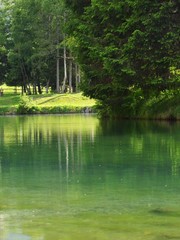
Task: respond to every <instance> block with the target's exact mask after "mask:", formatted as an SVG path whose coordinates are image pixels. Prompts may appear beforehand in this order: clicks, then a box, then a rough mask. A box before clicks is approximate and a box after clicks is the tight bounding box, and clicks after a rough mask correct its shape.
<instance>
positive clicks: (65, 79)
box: [62, 45, 67, 93]
mask: <svg viewBox="0 0 180 240" xmlns="http://www.w3.org/2000/svg"><path fill="white" fill-rule="evenodd" d="M63 52H64V54H63V57H64V79H63V85H62V93H64V92H65V89H66V82H67V57H66V55H67V53H66V46H65V45H64V49H63Z"/></svg>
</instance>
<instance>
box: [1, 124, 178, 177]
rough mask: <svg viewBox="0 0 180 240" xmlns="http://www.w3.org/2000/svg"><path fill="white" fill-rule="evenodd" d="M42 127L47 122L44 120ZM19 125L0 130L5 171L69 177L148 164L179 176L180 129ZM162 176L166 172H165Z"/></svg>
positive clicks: (153, 125) (166, 125) (165, 126)
mask: <svg viewBox="0 0 180 240" xmlns="http://www.w3.org/2000/svg"><path fill="white" fill-rule="evenodd" d="M43 121H44V120H43ZM48 123H49V122H48V121H47V122H45V121H44V122H41V121H37V122H36V121H35V120H34V122H33V121H32V122H31V121H30V120H29V122H26V121H24V120H23V121H21V122H20V123H19V122H18V123H17V124H14V126H11V127H10V128H7V127H6V124H4V125H2V126H1V129H0V136H1V138H0V147H1V158H0V160H1V166H2V167H6V168H8V166H11V165H14V166H31V167H36V166H45V165H49V163H51V166H52V167H54V168H59V169H64V170H65V171H66V174H67V176H68V175H69V173H70V172H73V171H80V170H81V169H82V167H84V166H86V167H88V166H95V165H98V164H108V165H111V164H118V165H121V166H123V167H126V168H129V167H130V168H132V167H136V165H137V166H138V167H139V168H141V169H140V170H141V171H142V172H143V171H144V169H145V167H146V165H147V163H148V164H149V165H151V167H152V168H151V169H152V171H154V169H155V168H156V169H159V171H161V170H162V167H163V166H164V164H166V168H167V169H166V171H167V173H169V172H171V173H172V174H173V175H177V174H178V171H179V166H180V162H179V159H180V149H179V146H178V139H179V134H178V130H179V124H168V123H165V122H162V123H161V122H146V121H144V122H143V121H142V122H138V121H134V122H131V121H117V122H116V121H112V122H111V121H105V122H101V124H100V125H97V124H94V123H93V124H90V122H88V125H85V124H84V123H85V122H83V124H82V125H80V126H78V127H77V125H76V124H74V123H73V124H72V125H71V124H69V122H68V123H67V124H65V123H64V124H62V125H61V124H59V123H57V122H55V124H53V123H51V124H48ZM163 171H164V169H163Z"/></svg>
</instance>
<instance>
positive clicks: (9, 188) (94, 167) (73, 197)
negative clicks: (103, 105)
mask: <svg viewBox="0 0 180 240" xmlns="http://www.w3.org/2000/svg"><path fill="white" fill-rule="evenodd" d="M179 227H180V124H179V123H173V124H171V123H167V122H135V121H134V122H131V121H117V122H115V121H105V122H101V121H100V120H98V118H97V117H96V116H93V115H56V116H53V115H48V116H46V115H45V116H19V117H18V116H16V117H0V240H71V239H73V240H76V239H77V240H84V239H86V240H118V239H120V240H130V239H133V240H145V239H146V240H163V239H180V228H179Z"/></svg>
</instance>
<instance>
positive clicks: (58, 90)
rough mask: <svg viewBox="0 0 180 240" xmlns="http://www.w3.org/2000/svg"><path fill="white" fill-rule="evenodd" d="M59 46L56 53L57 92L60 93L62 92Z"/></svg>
mask: <svg viewBox="0 0 180 240" xmlns="http://www.w3.org/2000/svg"><path fill="white" fill-rule="evenodd" d="M59 59H60V56H59V47H57V55H56V92H57V93H59V92H60V88H59Z"/></svg>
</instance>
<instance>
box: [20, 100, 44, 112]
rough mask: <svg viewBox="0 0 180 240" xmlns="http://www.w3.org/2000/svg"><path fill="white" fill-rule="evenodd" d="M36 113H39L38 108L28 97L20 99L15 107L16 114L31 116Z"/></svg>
mask: <svg viewBox="0 0 180 240" xmlns="http://www.w3.org/2000/svg"><path fill="white" fill-rule="evenodd" d="M38 111H39V108H38V107H37V106H36V105H35V103H34V102H33V101H32V100H31V99H30V98H29V97H28V96H22V97H21V100H20V102H19V104H18V107H17V113H18V114H32V113H37V112H38Z"/></svg>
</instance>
